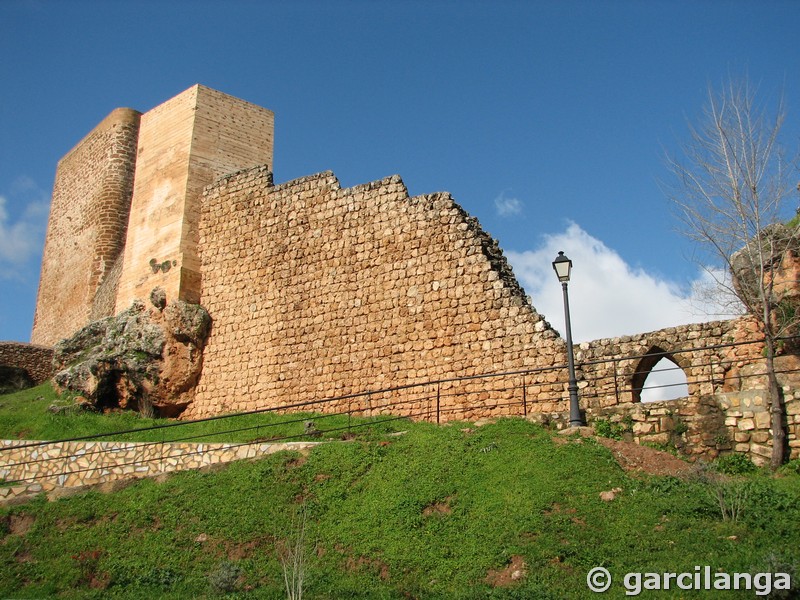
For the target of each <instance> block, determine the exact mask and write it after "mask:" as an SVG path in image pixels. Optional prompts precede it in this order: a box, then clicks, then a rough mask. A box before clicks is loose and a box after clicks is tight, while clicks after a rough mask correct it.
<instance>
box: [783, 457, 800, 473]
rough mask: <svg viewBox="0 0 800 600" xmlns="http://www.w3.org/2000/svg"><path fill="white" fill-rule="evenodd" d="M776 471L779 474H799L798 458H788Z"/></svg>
mask: <svg viewBox="0 0 800 600" xmlns="http://www.w3.org/2000/svg"><path fill="white" fill-rule="evenodd" d="M778 472H779V473H780V474H781V475H800V458H795V459H793V460H790V461H789V462H787V463H786V464H785V465H783V466H782V467H781V468H780V469H778Z"/></svg>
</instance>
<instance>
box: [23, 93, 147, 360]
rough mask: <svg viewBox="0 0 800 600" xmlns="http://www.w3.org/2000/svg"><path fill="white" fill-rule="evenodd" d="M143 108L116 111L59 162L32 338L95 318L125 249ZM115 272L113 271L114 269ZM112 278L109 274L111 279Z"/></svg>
mask: <svg viewBox="0 0 800 600" xmlns="http://www.w3.org/2000/svg"><path fill="white" fill-rule="evenodd" d="M139 117H140V113H139V112H137V111H135V110H132V109H129V108H119V109H116V110H115V111H113V112H112V113H111V114H110V115H108V117H106V118H105V119H104V120H103V121H102V122H101V123H100V124H99V125H98V126H97V127H95V128H94V129H93V130H92V131H91V133H89V134H88V135H87V136H86V137H85V138H84V139H83V140H82V141H81V142H80V143H78V145H77V146H75V148H73V149H72V151H70V152H69V153H68V154H67V155H66V156H64V158H62V159H61V161H60V162H59V163H58V169H57V171H56V178H55V184H54V186H53V197H52V201H51V205H50V219H49V222H48V226H47V236H46V238H45V245H44V253H43V257H42V272H41V277H40V279H39V293H38V298H37V301H36V313H35V316H34V321H33V332H32V334H31V341H32V342H33V343H35V344H41V345H46V346H52V345H53V344H55V343H56V342H57V341H58V340H60V339H62V338H65V337H68V336H69V335H71V334H72V333H73V332H75V331H76V330H78V329H80V328H81V327H82V326H83V325H85V324H86V323H88V322H89V321H90V320H91V319H92V318H99V317H102V316H107V315H109V314H113V311H114V304H113V302H108V301H107V300H106V299H98V298H96V295H97V293H98V290H99V289H100V288H101V287H103V286H104V285H106V286H107V285H108V278H109V275H110V274H112V273H113V266H114V264H115V262H116V261H117V260H118V259H119V258H120V255H121V253H122V250H123V248H124V247H125V235H126V231H127V227H128V216H129V211H130V202H131V193H132V191H133V176H134V170H135V166H136V140H137V136H138V132H139ZM117 276H118V274H117ZM112 279H113V277H112Z"/></svg>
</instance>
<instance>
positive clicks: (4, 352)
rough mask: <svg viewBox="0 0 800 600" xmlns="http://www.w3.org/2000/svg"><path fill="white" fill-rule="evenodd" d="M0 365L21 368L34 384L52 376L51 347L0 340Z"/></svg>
mask: <svg viewBox="0 0 800 600" xmlns="http://www.w3.org/2000/svg"><path fill="white" fill-rule="evenodd" d="M0 367H13V368H18V369H22V370H23V371H25V372H26V373H27V375H28V377H29V378H30V380H31V382H32V383H33V384H35V385H39V384H40V383H44V382H45V381H47V380H48V379H50V378H51V377H52V376H53V349H52V348H48V347H47V346H36V345H33V344H23V343H20V342H0Z"/></svg>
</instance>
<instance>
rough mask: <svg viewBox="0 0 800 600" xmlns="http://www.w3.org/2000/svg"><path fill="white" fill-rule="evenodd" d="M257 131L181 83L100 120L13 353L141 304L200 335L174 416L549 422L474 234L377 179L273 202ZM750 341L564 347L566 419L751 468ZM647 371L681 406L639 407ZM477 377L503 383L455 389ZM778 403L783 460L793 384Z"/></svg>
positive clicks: (63, 178)
mask: <svg viewBox="0 0 800 600" xmlns="http://www.w3.org/2000/svg"><path fill="white" fill-rule="evenodd" d="M273 128H274V117H273V114H272V113H271V112H270V111H268V110H266V109H263V108H260V107H258V106H255V105H252V104H250V103H247V102H244V101H242V100H239V99H236V98H233V97H231V96H228V95H226V94H222V93H220V92H216V91H214V90H210V89H208V88H205V87H203V86H199V85H197V86H193V87H192V88H190V89H189V90H186V91H185V92H183V93H182V94H179V95H178V96H176V97H175V98H172V99H171V100H168V101H167V102H165V103H164V104H162V105H160V106H158V107H156V108H154V109H152V110H151V111H149V112H147V113H145V114H144V115H141V116H140V115H139V113H137V112H136V111H132V110H130V109H118V110H116V111H114V112H112V113H111V115H109V117H108V118H106V120H104V121H103V122H102V123H101V124H100V125H98V127H96V128H95V129H94V130H93V131H92V132H91V133H90V134H89V135H88V136H87V137H86V138H85V139H84V140H83V141H82V142H81V143H79V144H78V146H76V148H75V149H74V150H73V151H72V152H70V153H69V154H68V155H67V156H65V157H64V159H62V161H61V162H60V163H59V169H58V173H57V176H56V185H55V187H54V192H53V204H52V208H51V217H50V224H49V227H48V234H47V241H46V244H45V253H44V258H43V264H42V277H41V281H40V289H39V298H38V301H37V311H36V318H35V322H34V331H33V334H32V339H33V340H34V341H36V342H38V343H41V344H53V343H55V342H56V341H58V340H59V339H61V338H64V337H67V336H69V335H71V334H72V333H74V332H75V331H76V330H77V329H79V328H80V327H82V326H84V325H86V324H87V323H88V322H89V321H91V320H94V319H97V318H100V317H103V316H107V315H109V314H114V313H118V312H120V311H122V310H124V309H126V308H127V307H128V306H130V304H131V302H132V301H133V300H134V299H145V298H147V297H148V296H149V294H150V291H151V290H152V289H153V288H156V287H160V288H162V289H164V290H165V291H166V295H167V297H168V299H169V300H174V299H183V300H188V301H192V302H197V301H199V302H201V303H202V304H203V305H204V307H205V308H206V309H207V310H208V311H209V313H210V314H211V317H212V320H213V326H212V332H211V337H210V339H209V341H208V344H207V346H206V349H205V353H204V365H203V372H202V375H201V377H200V380H199V383H198V386H197V390H196V397H195V400H194V403H193V404H192V405H191V407H190V408H189V409H188V410H187V411H186V412H185V413H184V416H185V417H200V416H206V415H212V414H218V413H222V412H231V411H242V410H250V409H260V408H267V407H294V408H299V407H296V406H294V405H296V404H300V403H304V402H310V401H319V400H321V399H324V398H334V397H335V398H340V401H339V403H340V406H337V405H335V403H334V404H330V403H329V404H327V405H326V410H328V411H332V410H338V409H342V408H344V405H345V404H347V410H351V411H352V410H353V406H352V402H353V399H352V398H350V399H348V398H346V397H347V396H348V395H350V394H361V393H362V392H367V391H370V390H376V391H377V390H386V389H389V388H393V389H394V390H395V391H393V392H391V393H388V392H387V393H378V392H376V393H375V394H367V395H366V397H367V400H366V403H367V406H365V408H364V410H361V409H356V410H357V411H360V412H362V413H369V412H373V411H374V410H375V409H374V407H375V406H378V407H380V404H381V402H382V401H389V400H391V401H392V402H397V401H398V398H399V399H400V400H401V401H403V402H405V405H399V406H398V405H395V406H394V408H393V411H394V412H398V411H399V412H402V413H404V414H408V415H412V416H420V415H422V416H424V417H425V418H430V415H431V406H433V405H434V404H435V406H436V419H437V420H439V419H440V418H441V419H444V420H447V419H448V418H460V419H476V418H479V417H484V416H492V415H501V414H520V412H522V413H523V414H526V415H529V416H533V417H534V418H539V419H541V420H543V421H547V422H550V423H553V422H555V423H556V424H558V423H560V422H563V416H564V414H565V413H566V412H567V411H568V393H567V390H566V378H567V373H566V367H565V366H564V365H565V363H566V355H565V348H564V343H563V341H562V340H561V338H560V337H559V336H558V334H557V333H556V332H555V331H553V330H552V329H551V328H550V326H549V324H548V323H547V322H546V321H544V319H543V318H542V317H541V315H539V314H538V313H537V312H536V310H535V309H534V308H533V306H532V305H531V304H530V301H529V300H528V299H527V298H526V297H525V295H524V291H523V290H522V288H521V287H520V286H519V284H518V283H517V280H516V279H515V278H514V276H513V274H512V273H511V269H510V267H509V266H508V264H507V262H506V260H505V258H504V257H503V255H502V252H501V251H500V248H499V246H498V245H497V242H496V241H494V240H493V239H492V238H491V237H490V236H489V235H487V234H486V233H485V232H484V231H483V230H482V229H481V228H480V226H479V224H478V222H477V220H476V219H474V218H473V217H470V216H468V215H467V214H466V213H465V212H464V211H463V210H462V209H461V208H460V207H459V206H458V205H457V204H456V203H455V202H454V201H453V199H452V198H451V197H450V196H449V195H448V194H446V193H438V194H429V195H423V196H417V197H413V198H412V197H409V195H408V192H407V190H406V188H405V186H404V185H403V183H402V181H401V180H400V178H399V177H397V176H394V177H390V178H387V179H383V180H380V181H376V182H372V183H368V184H364V185H360V186H356V187H353V188H347V189H342V188H341V187H340V185H339V182H338V180H337V179H336V178H335V177H334V175H333V174H332V173H320V174H316V175H312V176H309V177H305V178H302V179H298V180H295V181H290V182H287V183H284V184H281V185H274V184H273V181H272V174H271V165H272V160H273V157H272V155H273ZM256 165H262V166H256ZM134 175H135V177H134ZM212 182H213V183H212ZM209 184H210V185H209ZM204 186H207V187H205V189H204V190H203V188H204ZM129 208H130V210H129ZM759 336H760V334H759V332H758V331H757V329H754V327H753V325H752V323H749V324H748V322H747V320H741V321H731V322H711V323H705V324H700V325H687V326H683V327H678V328H671V329H665V330H662V331H659V332H650V333H645V334H638V335H635V336H628V337H624V338H616V339H613V340H596V341H594V342H591V343H588V344H581V345H579V346H578V347H577V348H576V351H577V356H576V362H577V365H578V369H579V373H578V378H579V387H580V394H581V404H582V406H583V407H584V408H585V410H586V413H587V417H588V418H589V420H590V421H591V420H593V419H610V420H613V421H615V422H629V423H630V430H631V431H629V432H628V433H630V434H632V435H634V436H635V437H636V439H637V440H639V441H654V442H656V443H662V442H663V441H664V440H665V439H666V440H667V441H670V442H676V441H680V442H681V443H683V444H684V447H686V448H690V449H691V452H692V453H695V454H698V455H704V456H713V455H714V453H715V452H719V451H724V450H726V449H733V450H737V451H741V452H749V453H750V454H751V455H754V456H763V455H764V452H765V450H764V449H765V448H767V445H766V444H767V442H768V436H769V428H768V421H766V420H765V414H766V412H765V411H766V407H765V401H764V398H765V397H766V396H765V394H764V391H763V390H764V388H765V385H764V381H763V380H764V378H763V373H759V369H763V360H762V359H761V347H760V346H758V345H757V344H756V345H754V344H745V343H744V342H752V341H753V340H757V339H758V338H759ZM739 342H742V343H741V344H739ZM731 344H734V345H731ZM737 344H738V345H737ZM706 346H710V347H709V348H704V347H706ZM662 356H667V357H668V358H669V359H670V360H672V361H674V362H675V364H676V365H678V366H679V367H680V368H681V369H683V371H684V373H685V374H686V376H687V379H688V385H689V396H690V397H689V398H688V399H687V400H685V401H684V400H681V401H678V403H674V404H672V405H670V406H666V405H665V406H662V404H663V403H652V404H649V405H645V404H642V403H641V402H639V400H640V398H639V392H640V389H641V387H642V384H643V383H644V379H645V378H646V377H647V375H648V374H649V372H650V370H651V369H652V368H653V366H654V365H655V363H656V362H657V361H658V360H659V359H660V358H661V357H662ZM782 360H783V361H784V363H785V364H786V365H789V367H791V368H788V367H787V371H797V368H795V367H794V366H793V365H794V362H797V361H796V357H791V356H787V357H784V359H782ZM798 366H800V365H798ZM523 372H524V373H523ZM491 373H507V375H504V376H498V377H496V378H491V381H492V383H491V385H490V384H489V383H488V381H489V380H488V379H484V378H475V379H472V380H470V379H466V380H465V379H464V378H470V377H475V376H479V375H485V374H491ZM427 382H432V383H431V385H427ZM782 384H783V385H784V392H785V395H786V400H787V410H788V412H789V433H790V439H789V441H790V446H791V447H792V449H793V452H794V454H795V455H797V453H798V452H800V439H798V438H799V436H800V431H798V429H800V414H798V413H800V410H799V409H800V400H797V398H796V397H795V392H794V390H795V389H797V387H798V384H800V381H795V379H794V376H793V375H791V376H790V375H786V376H785V377H784V379H783V380H782ZM400 388H402V389H400ZM362 398H363V397H362V396H359V402H360V401H361V399H362ZM377 410H380V408H378V409H377ZM767 416H768V415H767ZM676 432H677V433H676ZM676 435H677V436H678V437H679V438H680V440H679V439H678V438H676ZM725 440H727V441H725ZM712 442H713V443H712ZM726 444H727V445H726ZM695 450H696V452H695Z"/></svg>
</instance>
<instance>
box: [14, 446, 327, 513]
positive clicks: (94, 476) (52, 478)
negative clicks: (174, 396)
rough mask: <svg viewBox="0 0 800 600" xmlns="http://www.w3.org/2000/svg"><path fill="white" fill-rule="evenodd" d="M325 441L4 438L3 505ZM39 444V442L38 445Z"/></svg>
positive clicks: (298, 447)
mask: <svg viewBox="0 0 800 600" xmlns="http://www.w3.org/2000/svg"><path fill="white" fill-rule="evenodd" d="M319 443H320V442H287V443H279V444H268V443H254V444H188V443H152V442H61V443H49V442H31V441H28V440H0V479H3V480H5V481H8V482H14V481H20V483H19V484H16V485H15V484H12V485H4V486H0V503H9V502H13V501H15V500H18V501H19V500H21V499H24V498H28V497H30V496H33V495H36V494H39V493H42V492H45V493H47V492H53V491H54V490H62V489H64V488H82V487H86V486H92V485H97V484H101V483H109V482H113V481H119V480H124V479H135V478H140V477H153V476H157V475H163V474H165V473H173V472H176V471H184V470H189V469H199V468H203V467H208V466H211V465H217V464H224V463H229V462H232V461H236V460H244V459H253V458H258V457H260V456H264V455H266V454H272V453H274V452H280V451H283V450H295V451H301V450H305V449H307V448H311V447H313V446H315V445H317V444H319ZM37 444H39V445H37Z"/></svg>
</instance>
